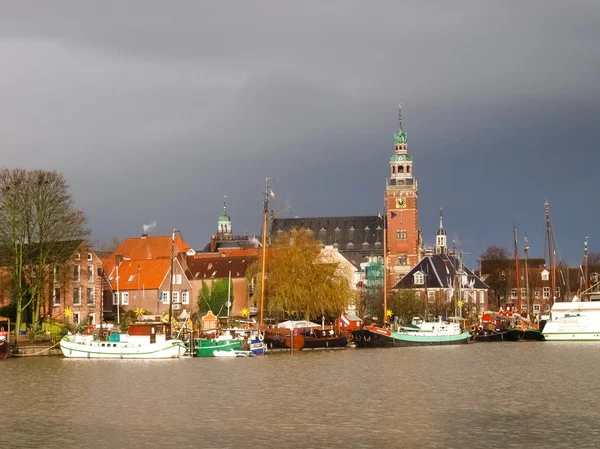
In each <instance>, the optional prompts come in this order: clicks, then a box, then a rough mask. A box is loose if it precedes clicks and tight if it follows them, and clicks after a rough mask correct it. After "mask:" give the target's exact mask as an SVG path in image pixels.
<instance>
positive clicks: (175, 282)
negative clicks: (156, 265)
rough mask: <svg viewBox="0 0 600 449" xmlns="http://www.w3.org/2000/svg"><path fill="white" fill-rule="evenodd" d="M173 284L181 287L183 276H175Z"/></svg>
mask: <svg viewBox="0 0 600 449" xmlns="http://www.w3.org/2000/svg"><path fill="white" fill-rule="evenodd" d="M173 284H175V285H181V275H180V274H174V275H173Z"/></svg>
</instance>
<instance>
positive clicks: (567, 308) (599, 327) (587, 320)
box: [542, 297, 600, 341]
mask: <svg viewBox="0 0 600 449" xmlns="http://www.w3.org/2000/svg"><path fill="white" fill-rule="evenodd" d="M550 317H551V320H550V321H548V322H547V323H546V325H545V326H544V330H543V332H542V333H543V334H544V337H545V338H546V340H547V341H600V301H584V302H582V301H580V300H579V298H577V297H574V298H573V301H571V302H555V303H554V305H553V306H552V309H551V310H550Z"/></svg>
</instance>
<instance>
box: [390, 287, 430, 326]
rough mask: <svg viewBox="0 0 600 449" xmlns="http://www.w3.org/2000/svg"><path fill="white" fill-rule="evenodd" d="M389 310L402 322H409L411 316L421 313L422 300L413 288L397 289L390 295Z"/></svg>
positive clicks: (422, 308)
mask: <svg viewBox="0 0 600 449" xmlns="http://www.w3.org/2000/svg"><path fill="white" fill-rule="evenodd" d="M391 310H392V312H393V313H394V315H396V316H397V317H398V320H399V321H400V322H401V323H402V324H406V323H410V322H411V320H412V319H413V317H415V316H421V315H422V314H423V310H424V307H423V300H422V299H420V298H418V297H417V294H416V293H415V291H414V290H399V291H398V292H397V293H396V294H395V295H394V296H393V297H392V301H391Z"/></svg>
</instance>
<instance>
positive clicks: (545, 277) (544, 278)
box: [542, 270, 550, 281]
mask: <svg viewBox="0 0 600 449" xmlns="http://www.w3.org/2000/svg"><path fill="white" fill-rule="evenodd" d="M549 280H550V272H549V271H548V270H544V271H542V281H549Z"/></svg>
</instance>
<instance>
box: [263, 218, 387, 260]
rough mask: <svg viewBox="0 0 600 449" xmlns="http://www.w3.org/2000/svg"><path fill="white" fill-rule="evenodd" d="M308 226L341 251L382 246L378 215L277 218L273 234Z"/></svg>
mask: <svg viewBox="0 0 600 449" xmlns="http://www.w3.org/2000/svg"><path fill="white" fill-rule="evenodd" d="M299 228H302V229H309V230H311V231H312V232H313V235H314V236H315V238H316V239H317V240H320V241H321V242H322V243H323V244H324V245H333V246H335V247H337V248H338V249H339V250H340V252H342V251H369V250H373V249H379V250H381V248H382V247H383V245H382V242H383V220H382V219H381V218H379V217H378V216H377V215H368V216H354V217H308V218H275V219H274V220H273V224H272V226H271V238H276V237H277V236H278V235H280V234H281V233H283V232H288V231H291V230H292V229H299Z"/></svg>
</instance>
